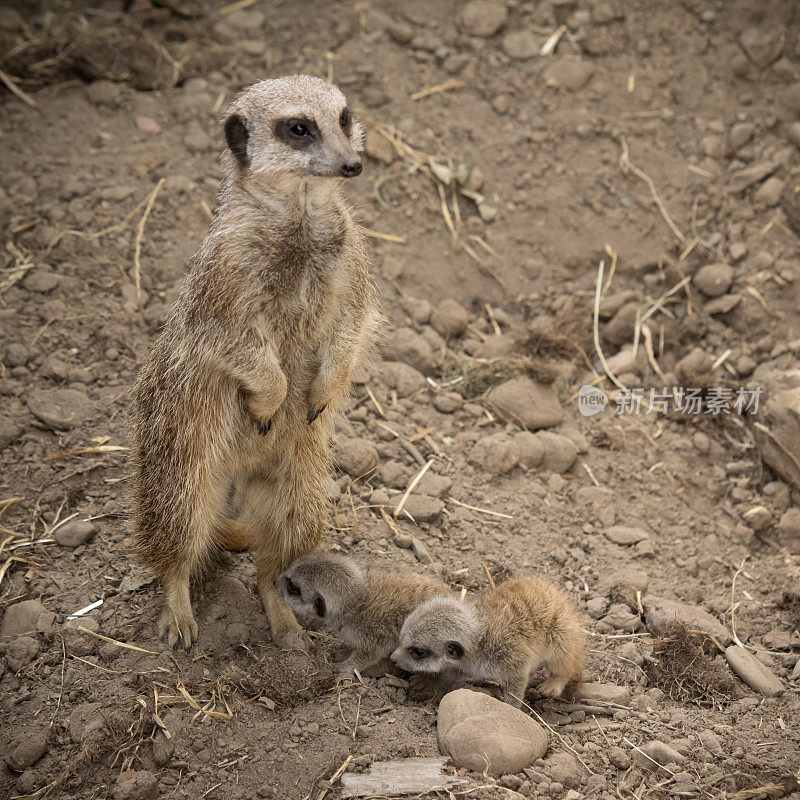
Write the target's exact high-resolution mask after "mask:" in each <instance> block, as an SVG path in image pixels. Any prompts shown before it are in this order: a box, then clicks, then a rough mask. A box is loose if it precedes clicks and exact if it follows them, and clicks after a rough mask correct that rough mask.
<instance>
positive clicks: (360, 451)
mask: <svg viewBox="0 0 800 800" xmlns="http://www.w3.org/2000/svg"><path fill="white" fill-rule="evenodd" d="M334 458H335V461H336V463H337V465H338V466H339V468H340V469H341V470H342V472H345V473H347V474H348V475H349V476H350V477H351V478H361V477H363V476H365V475H368V474H369V473H371V472H372V471H373V470H374V469H375V468H376V467H377V466H378V463H379V461H380V457H379V455H378V450H377V448H376V447H375V445H374V444H373V443H372V442H371V441H370V440H369V439H359V438H351V439H345V438H341V439H339V440H338V441H337V442H336V446H335V448H334Z"/></svg>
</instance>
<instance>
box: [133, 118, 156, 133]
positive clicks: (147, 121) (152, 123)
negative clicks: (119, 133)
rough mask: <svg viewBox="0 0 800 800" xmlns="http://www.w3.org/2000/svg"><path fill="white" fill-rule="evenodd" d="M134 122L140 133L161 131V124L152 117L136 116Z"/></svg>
mask: <svg viewBox="0 0 800 800" xmlns="http://www.w3.org/2000/svg"><path fill="white" fill-rule="evenodd" d="M135 122H136V127H137V128H138V129H139V130H140V131H141V132H142V133H153V134H155V133H161V126H160V125H159V124H158V122H156V120H154V119H153V118H152V117H136V120H135Z"/></svg>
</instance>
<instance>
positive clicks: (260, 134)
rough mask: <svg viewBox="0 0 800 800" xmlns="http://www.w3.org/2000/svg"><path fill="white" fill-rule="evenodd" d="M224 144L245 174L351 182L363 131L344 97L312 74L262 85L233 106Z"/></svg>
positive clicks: (357, 167) (356, 169)
mask: <svg viewBox="0 0 800 800" xmlns="http://www.w3.org/2000/svg"><path fill="white" fill-rule="evenodd" d="M224 130H225V142H226V144H227V146H228V149H229V150H230V152H231V153H232V155H233V158H234V161H235V163H236V164H237V165H238V168H239V169H241V170H243V171H245V172H246V173H247V174H249V175H259V174H278V173H288V174H293V175H298V176H303V177H319V178H352V177H354V176H356V175H358V174H359V173H360V172H361V168H362V163H361V158H360V156H359V153H360V152H361V151H362V150H363V149H364V146H363V139H364V130H363V127H362V126H361V125H360V124H359V123H357V122H356V121H355V120H354V119H353V112H352V110H351V108H350V106H349V105H348V103H347V99H346V98H345V96H344V95H343V94H342V93H341V92H340V91H339V90H338V89H337V88H336V87H335V86H333V85H332V84H330V83H327V82H326V81H323V80H321V79H319V78H314V77H312V76H310V75H291V76H288V77H285V78H276V79H273V80H266V81H261V82H259V83H256V84H254V85H253V86H251V87H250V88H249V89H247V90H246V91H245V92H243V93H242V94H241V95H240V96H239V97H238V98H237V100H236V101H235V102H234V103H233V104H232V106H231V107H230V109H229V111H228V113H227V114H226V117H225V122H224Z"/></svg>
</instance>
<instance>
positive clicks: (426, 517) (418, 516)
mask: <svg viewBox="0 0 800 800" xmlns="http://www.w3.org/2000/svg"><path fill="white" fill-rule="evenodd" d="M398 502H399V498H398ZM443 509H444V503H443V502H442V501H441V500H440V499H439V498H438V497H430V496H429V495H426V494H417V493H416V492H412V493H411V494H410V495H409V497H408V499H407V500H406V502H405V503H404V504H403V512H406V511H407V512H408V513H409V514H410V515H411V516H412V517H413V518H414V521H415V522H433V521H434V520H437V519H439V517H440V516H441V514H442V510H443Z"/></svg>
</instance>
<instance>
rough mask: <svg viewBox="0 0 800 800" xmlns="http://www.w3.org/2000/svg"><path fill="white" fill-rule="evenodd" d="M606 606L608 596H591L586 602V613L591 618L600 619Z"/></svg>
mask: <svg viewBox="0 0 800 800" xmlns="http://www.w3.org/2000/svg"><path fill="white" fill-rule="evenodd" d="M607 608H608V598H607V597H592V598H591V599H590V600H588V601H587V603H586V613H587V614H588V615H589V616H590V617H591V618H592V619H600V617H602V616H603V614H605V613H606V609H607Z"/></svg>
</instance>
